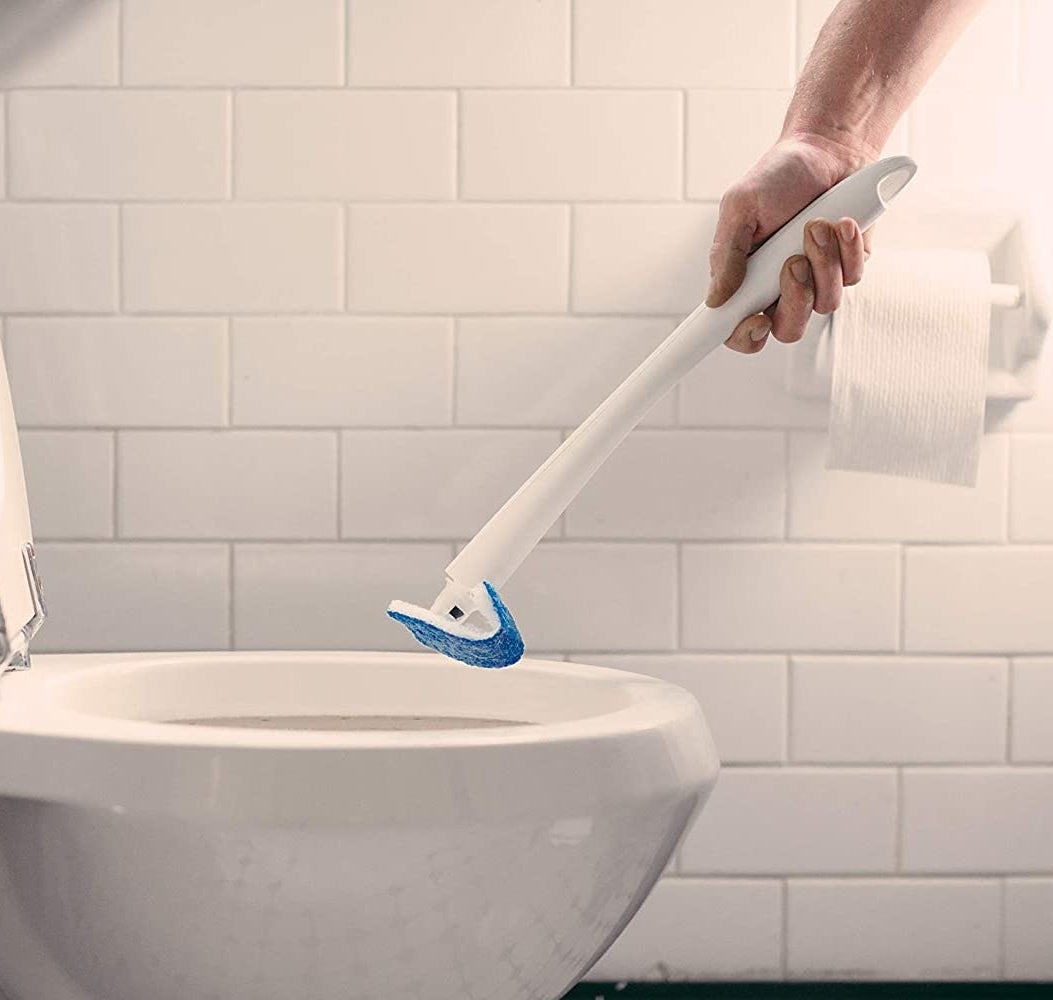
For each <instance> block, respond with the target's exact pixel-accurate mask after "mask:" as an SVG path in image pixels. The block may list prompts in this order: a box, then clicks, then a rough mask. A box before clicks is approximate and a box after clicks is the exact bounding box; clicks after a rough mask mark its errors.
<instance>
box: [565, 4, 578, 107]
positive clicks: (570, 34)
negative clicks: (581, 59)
mask: <svg viewBox="0 0 1053 1000" xmlns="http://www.w3.org/2000/svg"><path fill="white" fill-rule="evenodd" d="M577 6H578V0H570V3H568V4H567V53H566V54H567V74H568V78H567V85H568V86H570V87H574V86H575V85H576V84H577V75H578V71H577V66H576V65H575V61H576V60H575V58H574V39H575V35H576V32H575V30H574V21H575V14H576V12H577Z"/></svg>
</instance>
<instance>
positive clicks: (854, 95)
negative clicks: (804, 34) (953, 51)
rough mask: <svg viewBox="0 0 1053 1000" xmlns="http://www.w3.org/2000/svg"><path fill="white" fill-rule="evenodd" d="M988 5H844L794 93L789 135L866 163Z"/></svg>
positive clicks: (957, 0) (851, 1) (877, 0)
mask: <svg viewBox="0 0 1053 1000" xmlns="http://www.w3.org/2000/svg"><path fill="white" fill-rule="evenodd" d="M982 3H983V0H841V2H840V3H839V4H838V5H837V7H836V8H835V9H834V11H833V13H831V15H830V17H829V18H828V19H827V21H826V24H825V25H824V26H823V29H822V31H821V32H820V33H819V37H818V39H817V40H816V43H815V46H814V48H813V49H812V53H811V55H810V56H809V58H808V62H807V64H806V65H805V67H804V69H803V71H802V73H801V77H800V79H799V81H798V83H797V89H796V90H795V91H794V95H793V98H792V100H791V101H790V106H789V109H788V111H787V113H786V119H785V122H784V123H783V131H782V135H783V138H795V137H809V138H813V139H815V138H818V139H819V140H821V141H825V142H827V143H829V144H831V145H832V146H835V147H838V149H839V151H841V152H844V153H847V155H849V156H850V157H856V158H858V160H859V162H860V165H861V164H862V163H863V162H865V161H867V160H870V159H874V158H875V157H876V156H877V155H878V153H879V152H880V151H881V148H882V146H884V144H885V141H886V140H887V139H888V137H889V135H890V133H891V132H892V129H893V128H894V127H895V125H896V122H897V121H898V120H899V119H900V117H901V116H902V114H903V112H904V111H906V109H907V107H908V106H909V105H910V103H911V101H913V100H914V98H915V97H916V96H917V95H918V92H919V91H920V90H921V88H922V87H923V86H924V85H925V83H926V81H927V80H928V79H929V77H930V76H931V75H932V72H933V70H935V68H936V67H937V65H939V62H940V60H941V59H942V58H943V56H944V55H945V54H946V52H947V50H948V49H949V48H950V47H951V45H952V44H953V43H954V41H955V39H957V37H958V36H959V35H960V34H961V32H962V31H963V30H964V28H965V26H966V25H967V24H968V23H969V21H970V20H971V19H972V17H973V15H974V14H975V13H976V12H977V10H979V8H980V6H981V5H982Z"/></svg>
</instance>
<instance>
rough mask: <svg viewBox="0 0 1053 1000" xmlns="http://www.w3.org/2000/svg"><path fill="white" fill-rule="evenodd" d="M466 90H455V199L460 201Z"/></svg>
mask: <svg viewBox="0 0 1053 1000" xmlns="http://www.w3.org/2000/svg"><path fill="white" fill-rule="evenodd" d="M463 115H464V90H463V88H461V87H458V88H457V90H456V91H454V114H453V150H454V154H453V155H454V164H453V166H454V174H453V180H454V188H453V200H454V201H460V200H461V197H462V194H463V192H464V126H463V121H462V118H463Z"/></svg>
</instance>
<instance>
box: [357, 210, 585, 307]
mask: <svg viewBox="0 0 1053 1000" xmlns="http://www.w3.org/2000/svg"><path fill="white" fill-rule="evenodd" d="M349 213H350V219H349V229H350V240H349V242H350V246H349V249H348V292H347V295H348V307H349V308H350V309H351V310H352V311H354V312H385V311H390V312H399V313H429V312H430V313H458V312H463V313H485V312H498V313H500V312H528V313H529V312H561V311H562V310H563V309H565V308H566V304H567V257H568V246H567V235H568V227H567V208H566V206H563V205H463V204H462V205H352V206H351V207H350V209H349Z"/></svg>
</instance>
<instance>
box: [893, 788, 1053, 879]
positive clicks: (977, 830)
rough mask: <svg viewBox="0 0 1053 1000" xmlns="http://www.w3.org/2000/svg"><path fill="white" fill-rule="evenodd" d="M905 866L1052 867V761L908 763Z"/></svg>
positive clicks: (910, 868)
mask: <svg viewBox="0 0 1053 1000" xmlns="http://www.w3.org/2000/svg"><path fill="white" fill-rule="evenodd" d="M902 822H903V834H902V836H903V869H904V871H913V872H961V873H967V872H1021V873H1024V872H1050V871H1053V837H1050V835H1049V831H1050V830H1051V829H1053V768H1042V767H1031V768H995V767H991V768H908V769H906V770H905V771H904V772H903V819H902Z"/></svg>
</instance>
